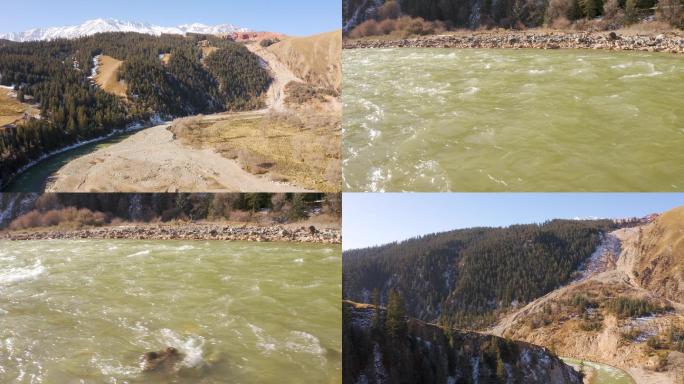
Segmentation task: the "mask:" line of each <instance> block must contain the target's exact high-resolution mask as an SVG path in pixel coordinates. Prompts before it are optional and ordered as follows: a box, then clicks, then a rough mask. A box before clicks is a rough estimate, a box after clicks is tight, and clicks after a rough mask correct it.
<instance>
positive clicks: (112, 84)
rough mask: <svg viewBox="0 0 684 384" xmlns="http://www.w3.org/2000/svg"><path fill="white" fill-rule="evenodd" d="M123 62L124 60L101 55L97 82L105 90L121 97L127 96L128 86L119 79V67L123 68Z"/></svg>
mask: <svg viewBox="0 0 684 384" xmlns="http://www.w3.org/2000/svg"><path fill="white" fill-rule="evenodd" d="M122 64H123V61H121V60H117V59H115V58H113V57H111V56H106V55H102V56H100V58H99V65H98V67H97V75H96V76H95V82H96V83H97V85H99V86H100V87H102V89H103V90H105V92H109V93H112V94H114V95H117V96H120V97H126V92H127V90H128V87H127V86H126V84H125V83H124V82H123V81H118V80H117V74H118V73H119V68H121V65H122Z"/></svg>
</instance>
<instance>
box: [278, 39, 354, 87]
mask: <svg viewBox="0 0 684 384" xmlns="http://www.w3.org/2000/svg"><path fill="white" fill-rule="evenodd" d="M267 50H268V51H269V52H271V53H273V54H274V55H275V56H276V57H277V58H278V59H279V61H281V62H283V63H284V64H285V65H287V66H288V68H290V69H291V70H292V71H293V72H294V73H295V75H297V76H298V77H299V78H301V79H303V80H304V81H306V82H307V83H310V84H312V85H314V86H317V87H324V88H330V89H334V90H336V91H337V92H339V91H340V89H341V86H342V65H341V63H342V60H341V57H342V31H340V30H337V31H332V32H326V33H320V34H317V35H313V36H306V37H292V38H288V39H284V40H283V41H281V42H279V43H277V44H273V45H271V46H270V47H268V48H267Z"/></svg>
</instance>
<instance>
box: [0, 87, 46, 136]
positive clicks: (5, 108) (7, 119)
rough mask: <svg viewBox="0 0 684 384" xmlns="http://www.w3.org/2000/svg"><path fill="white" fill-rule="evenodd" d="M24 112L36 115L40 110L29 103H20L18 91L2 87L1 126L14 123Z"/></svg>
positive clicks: (0, 101)
mask: <svg viewBox="0 0 684 384" xmlns="http://www.w3.org/2000/svg"><path fill="white" fill-rule="evenodd" d="M24 112H26V113H28V114H29V115H31V116H36V115H38V114H39V111H38V110H37V109H36V108H35V107H34V106H32V105H30V104H28V103H20V102H19V101H18V100H17V98H16V93H15V92H14V91H12V90H10V89H7V88H0V127H1V126H3V125H5V124H10V123H13V122H15V121H17V120H19V119H21V118H22V117H23V116H24Z"/></svg>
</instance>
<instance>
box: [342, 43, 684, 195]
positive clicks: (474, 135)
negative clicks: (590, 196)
mask: <svg viewBox="0 0 684 384" xmlns="http://www.w3.org/2000/svg"><path fill="white" fill-rule="evenodd" d="M343 73H344V76H343V78H344V80H343V82H344V84H343V87H344V92H343V95H342V101H343V107H344V112H343V113H344V116H343V128H344V146H343V156H344V157H343V159H344V161H343V164H344V172H343V174H344V188H345V190H347V191H682V190H684V57H682V56H676V55H670V54H658V53H635V52H608V51H587V50H549V51H545V50H495V49H489V50H487V49H439V48H435V49H431V48H397V49H354V50H345V51H343Z"/></svg>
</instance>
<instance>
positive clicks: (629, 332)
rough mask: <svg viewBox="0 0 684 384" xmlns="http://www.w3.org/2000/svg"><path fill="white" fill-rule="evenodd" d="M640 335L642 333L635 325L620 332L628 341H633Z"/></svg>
mask: <svg viewBox="0 0 684 384" xmlns="http://www.w3.org/2000/svg"><path fill="white" fill-rule="evenodd" d="M639 335H641V331H640V330H639V329H638V328H633V327H629V328H627V329H625V330H624V331H622V332H621V333H620V336H622V338H623V339H625V340H627V341H628V342H633V341H634V340H636V338H637V337H639Z"/></svg>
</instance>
